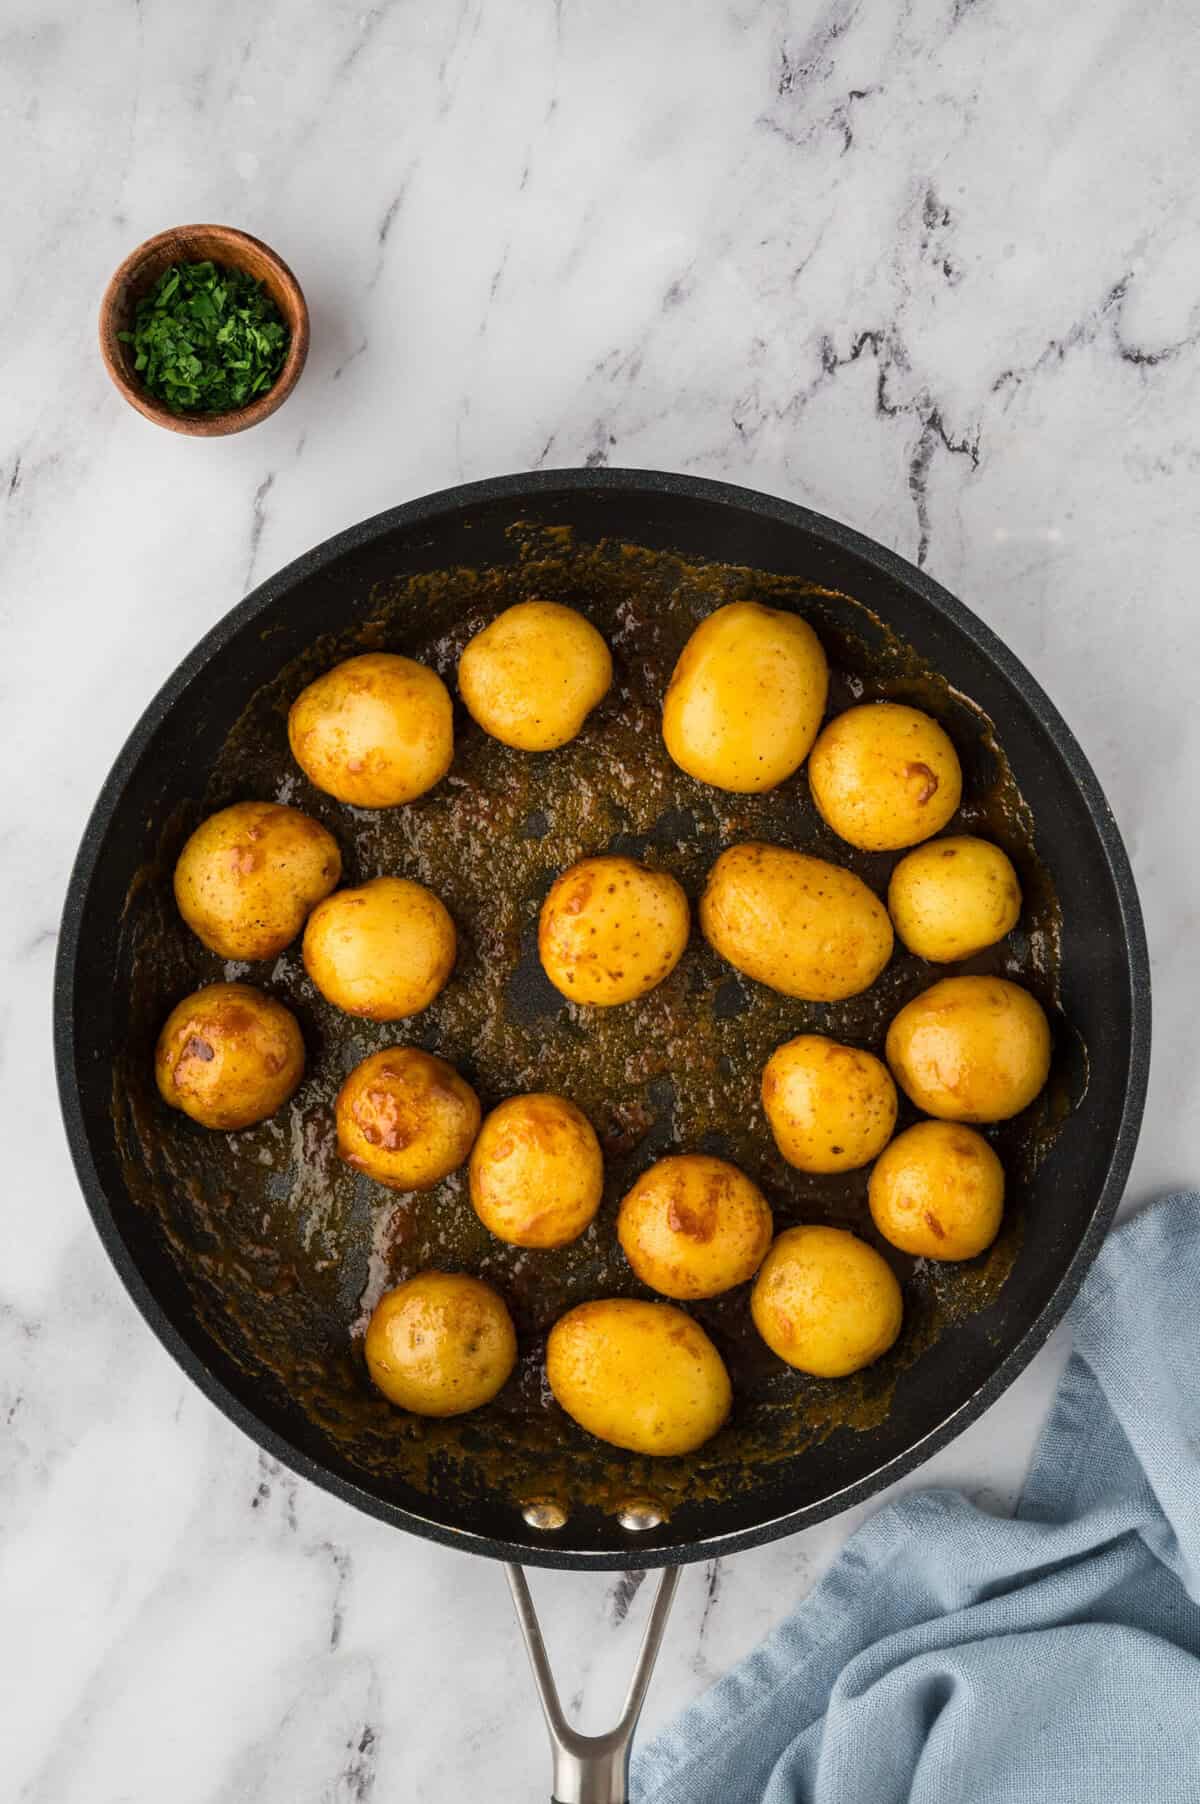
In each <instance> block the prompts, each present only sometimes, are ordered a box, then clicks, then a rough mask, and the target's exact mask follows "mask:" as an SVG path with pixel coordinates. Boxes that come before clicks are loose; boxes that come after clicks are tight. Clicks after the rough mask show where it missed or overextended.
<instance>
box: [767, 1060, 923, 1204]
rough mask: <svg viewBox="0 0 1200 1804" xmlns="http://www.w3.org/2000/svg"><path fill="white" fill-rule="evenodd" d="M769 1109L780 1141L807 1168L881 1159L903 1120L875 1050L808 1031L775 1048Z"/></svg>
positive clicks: (849, 1166)
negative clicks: (881, 1154)
mask: <svg viewBox="0 0 1200 1804" xmlns="http://www.w3.org/2000/svg"><path fill="white" fill-rule="evenodd" d="M762 1099H763V1108H764V1109H765V1110H766V1113H767V1120H768V1121H769V1122H770V1124H771V1132H772V1133H773V1134H774V1136H775V1144H776V1145H777V1146H778V1148H779V1150H780V1152H781V1153H782V1154H783V1156H784V1158H785V1159H786V1160H787V1162H788V1164H789V1165H794V1166H796V1168H797V1170H799V1171H817V1172H831V1171H855V1170H857V1169H858V1167H859V1166H860V1165H869V1164H870V1163H871V1160H872V1159H874V1158H877V1157H878V1155H879V1154H880V1153H881V1152H882V1151H883V1149H884V1147H885V1146H886V1145H887V1143H888V1141H889V1140H890V1139H891V1137H892V1129H893V1128H894V1127H895V1125H896V1107H897V1099H896V1086H895V1084H894V1083H893V1082H892V1078H891V1073H890V1072H889V1071H888V1068H887V1066H886V1065H885V1064H884V1063H883V1061H882V1060H881V1059H877V1058H876V1057H875V1056H874V1054H873V1053H870V1052H863V1051H861V1050H860V1048H859V1047H857V1046H842V1045H840V1044H839V1042H838V1041H837V1040H826V1039H825V1038H824V1037H823V1036H822V1035H821V1034H801V1035H799V1037H798V1038H797V1039H795V1040H788V1041H787V1042H786V1043H785V1044H784V1045H783V1046H779V1047H777V1048H776V1050H775V1051H774V1052H773V1053H772V1054H771V1057H770V1058H769V1059H768V1060H767V1063H766V1065H765V1066H764V1068H763V1074H762Z"/></svg>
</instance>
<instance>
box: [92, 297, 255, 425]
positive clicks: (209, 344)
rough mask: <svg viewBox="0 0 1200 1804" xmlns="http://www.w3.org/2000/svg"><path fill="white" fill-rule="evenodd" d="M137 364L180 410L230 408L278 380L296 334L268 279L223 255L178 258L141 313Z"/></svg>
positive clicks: (133, 340)
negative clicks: (203, 259) (216, 259)
mask: <svg viewBox="0 0 1200 1804" xmlns="http://www.w3.org/2000/svg"><path fill="white" fill-rule="evenodd" d="M120 337H121V341H122V343H123V344H127V345H132V347H133V357H134V362H133V367H134V369H135V370H136V371H137V373H138V375H139V376H140V377H141V378H142V380H143V382H144V383H145V384H146V387H147V388H148V389H149V390H150V393H151V394H152V395H154V396H155V397H156V399H158V400H159V401H162V402H163V403H164V405H165V406H167V407H169V408H170V410H171V412H172V413H227V412H229V411H230V410H231V409H232V408H236V407H245V406H246V405H247V404H248V403H249V402H250V401H253V400H256V399H257V398H258V396H259V395H263V394H265V393H266V391H267V390H268V389H269V388H270V387H271V384H272V383H273V382H274V381H275V378H276V377H277V376H278V374H279V372H280V370H281V369H282V368H283V362H284V358H285V357H286V356H287V351H288V343H289V338H290V334H289V332H288V329H287V326H286V325H285V323H284V320H283V317H282V315H281V314H280V311H279V309H278V307H277V306H276V305H275V302H274V301H273V300H272V299H271V297H270V295H269V294H268V293H267V291H266V289H265V288H264V287H263V285H262V283H261V282H256V281H255V280H254V277H253V276H249V275H247V274H246V272H245V271H244V270H240V269H225V268H223V267H222V266H221V265H220V264H218V263H173V264H172V265H171V266H170V268H169V269H164V271H163V273H162V275H161V276H159V278H158V281H157V282H156V283H155V284H154V287H153V288H152V289H151V290H150V291H149V293H148V294H144V295H143V296H142V298H141V300H140V301H139V302H138V304H137V308H136V311H135V313H134V320H133V331H132V332H122V333H121V334H120Z"/></svg>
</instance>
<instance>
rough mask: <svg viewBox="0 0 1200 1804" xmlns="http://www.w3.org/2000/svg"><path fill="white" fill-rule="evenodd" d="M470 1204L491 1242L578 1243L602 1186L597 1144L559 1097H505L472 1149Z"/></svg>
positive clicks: (597, 1204)
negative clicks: (490, 1234)
mask: <svg viewBox="0 0 1200 1804" xmlns="http://www.w3.org/2000/svg"><path fill="white" fill-rule="evenodd" d="M470 1176H471V1202H472V1205H473V1207H474V1209H475V1213H476V1215H477V1216H478V1217H479V1219H480V1221H481V1222H482V1223H483V1225H484V1227H485V1228H487V1229H488V1231H489V1232H490V1233H492V1234H494V1235H495V1236H496V1238H497V1240H507V1241H508V1242H509V1244H510V1245H511V1246H518V1247H562V1246H566V1245H567V1243H568V1242H569V1241H572V1240H578V1238H579V1236H580V1235H581V1234H582V1233H583V1231H584V1229H585V1228H586V1227H587V1226H588V1224H589V1222H590V1221H591V1220H592V1217H593V1216H594V1215H595V1213H596V1211H597V1209H598V1208H599V1207H600V1197H601V1193H602V1191H603V1188H604V1160H603V1158H602V1156H601V1153H600V1142H599V1141H598V1140H597V1138H596V1135H595V1130H594V1129H593V1127H592V1124H591V1122H590V1121H589V1120H588V1118H587V1116H586V1115H584V1114H583V1113H582V1112H581V1111H580V1110H579V1109H577V1108H576V1107H575V1104H574V1103H573V1102H568V1101H567V1099H566V1097H565V1096H548V1095H532V1096H510V1097H509V1099H508V1101H507V1102H502V1103H501V1104H500V1106H499V1107H498V1108H495V1109H493V1110H492V1112H491V1114H490V1115H489V1116H488V1118H487V1120H486V1121H485V1122H484V1124H483V1126H482V1128H481V1129H480V1130H479V1138H478V1140H476V1142H475V1146H474V1150H473V1151H472V1153H471V1167H470Z"/></svg>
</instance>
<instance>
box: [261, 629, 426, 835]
mask: <svg viewBox="0 0 1200 1804" xmlns="http://www.w3.org/2000/svg"><path fill="white" fill-rule="evenodd" d="M288 741H289V743H290V745H291V748H292V756H293V758H295V760H296V763H297V764H298V765H299V766H300V768H301V770H302V771H303V772H304V774H305V776H306V777H307V778H308V779H309V780H310V782H313V783H315V784H316V786H317V788H318V789H323V790H325V791H326V792H327V793H328V794H329V795H331V796H336V797H337V799H338V801H339V802H349V803H351V804H352V805H353V806H354V807H355V808H395V807H396V806H397V805H398V804H399V803H401V802H411V801H414V800H415V798H416V797H417V796H421V795H424V794H425V791H426V790H427V789H432V788H433V786H434V784H435V783H440V782H441V780H442V778H443V777H444V776H445V774H446V772H447V771H448V770H449V769H450V763H451V760H452V759H453V757H454V711H453V708H452V706H451V702H450V692H449V690H448V689H447V688H446V685H445V683H443V681H442V679H441V677H440V676H438V674H437V672H436V671H434V670H430V669H428V668H427V667H426V665H424V664H416V663H414V662H413V660H412V659H411V658H401V657H397V656H395V655H394V654H393V653H392V652H385V651H373V652H366V653H364V654H363V656H362V657H358V658H347V659H346V661H345V663H344V664H337V665H335V666H334V668H333V669H332V670H328V671H326V673H325V675H324V676H321V677H318V678H317V680H316V682H315V683H310V684H309V685H308V688H307V689H302V690H301V692H300V694H299V695H298V696H297V697H296V699H295V701H294V702H293V703H292V708H291V712H290V714H289V715H288Z"/></svg>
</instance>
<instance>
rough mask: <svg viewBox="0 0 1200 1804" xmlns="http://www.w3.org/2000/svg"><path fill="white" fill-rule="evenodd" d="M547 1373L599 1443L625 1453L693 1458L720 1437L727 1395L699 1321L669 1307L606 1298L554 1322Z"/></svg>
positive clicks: (725, 1383) (729, 1394) (730, 1393)
mask: <svg viewBox="0 0 1200 1804" xmlns="http://www.w3.org/2000/svg"><path fill="white" fill-rule="evenodd" d="M546 1376H547V1378H548V1379H549V1381H550V1389H551V1390H552V1391H553V1392H554V1395H555V1397H556V1398H557V1400H558V1402H559V1403H560V1404H561V1405H562V1407H563V1409H565V1410H566V1412H567V1414H568V1415H569V1416H572V1417H573V1418H574V1420H575V1421H576V1422H578V1423H579V1426H580V1427H581V1428H586V1429H587V1431H588V1433H589V1434H594V1435H595V1436H596V1438H597V1439H598V1440H601V1441H609V1442H611V1444H612V1445H613V1446H614V1447H626V1448H628V1449H629V1451H630V1452H631V1453H653V1454H668V1453H691V1452H692V1451H693V1449H694V1448H696V1447H699V1446H700V1445H701V1444H702V1443H703V1442H704V1441H707V1440H709V1439H711V1437H712V1436H713V1435H714V1434H716V1432H717V1430H718V1428H720V1427H721V1425H722V1423H723V1422H724V1421H725V1419H726V1417H727V1416H728V1414H729V1410H730V1405H731V1404H732V1402H733V1391H732V1388H731V1386H730V1383H729V1374H728V1372H727V1371H726V1370H725V1365H724V1361H723V1360H722V1358H721V1355H720V1354H719V1353H718V1352H717V1349H716V1348H715V1347H714V1346H713V1344H712V1342H711V1341H710V1340H709V1338H708V1336H707V1334H705V1332H704V1330H703V1328H702V1327H701V1326H700V1324H699V1322H694V1321H693V1320H692V1318H691V1316H690V1315H685V1314H684V1312H683V1310H682V1309H675V1308H674V1307H673V1306H672V1305H671V1304H670V1303H640V1302H636V1301H634V1300H633V1299H631V1298H628V1297H611V1298H607V1299H605V1300H604V1301H601V1302H597V1303H580V1304H579V1306H578V1308H576V1309H569V1310H568V1311H567V1313H566V1315H564V1316H562V1317H561V1318H560V1319H559V1320H558V1321H557V1322H555V1324H554V1326H553V1328H552V1329H551V1330H550V1338H549V1340H548V1341H547V1343H546Z"/></svg>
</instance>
